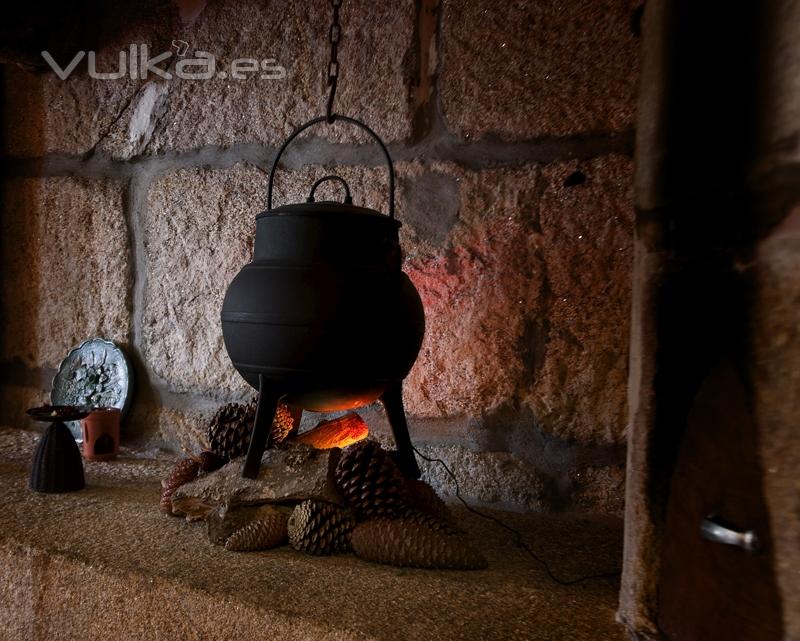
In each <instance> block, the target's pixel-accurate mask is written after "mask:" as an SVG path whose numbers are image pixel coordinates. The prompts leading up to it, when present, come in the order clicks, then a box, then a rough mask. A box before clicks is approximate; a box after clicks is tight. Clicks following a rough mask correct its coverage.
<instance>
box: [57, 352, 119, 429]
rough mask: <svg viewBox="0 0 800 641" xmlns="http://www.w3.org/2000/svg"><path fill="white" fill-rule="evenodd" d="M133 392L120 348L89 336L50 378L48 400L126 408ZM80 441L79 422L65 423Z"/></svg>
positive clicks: (65, 403)
mask: <svg viewBox="0 0 800 641" xmlns="http://www.w3.org/2000/svg"><path fill="white" fill-rule="evenodd" d="M132 392H133V369H132V368H131V366H130V363H129V362H128V359H127V358H126V357H125V354H123V352H122V350H121V349H120V348H119V347H117V346H116V345H115V344H114V343H112V342H111V341H107V340H105V339H103V338H90V339H89V340H86V341H83V342H82V343H81V344H80V345H78V347H76V348H75V349H73V350H72V351H70V353H69V354H67V357H66V358H65V359H64V360H63V361H61V365H60V366H59V368H58V373H57V374H56V375H55V378H54V379H53V389H52V391H51V392H50V402H51V403H53V404H54V405H79V406H87V407H116V408H119V409H120V410H122V413H123V414H125V412H126V411H127V410H128V406H129V405H130V402H131V393H132ZM67 427H69V429H70V432H72V435H73V436H74V437H75V440H76V441H78V442H79V443H80V442H81V441H82V440H83V435H82V433H81V425H80V423H79V422H78V421H70V422H68V423H67Z"/></svg>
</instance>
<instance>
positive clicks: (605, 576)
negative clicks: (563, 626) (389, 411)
mask: <svg viewBox="0 0 800 641" xmlns="http://www.w3.org/2000/svg"><path fill="white" fill-rule="evenodd" d="M411 447H412V448H413V449H414V452H416V453H417V456H419V457H420V458H422V459H424V460H426V461H428V463H439V464H441V466H442V467H443V468H444V469H445V470H446V471H447V474H448V475H449V476H450V478H451V479H452V480H453V483H455V486H456V498H457V499H458V500H459V501H461V503H462V504H463V505H464V507H465V508H467V510H469V511H470V512H472V513H473V514H476V515H478V516H480V517H481V518H484V519H487V520H489V521H494V522H495V523H497V524H498V525H499V526H500V527H502V528H504V529H506V530H508V531H509V532H511V533H512V534H514V536H515V537H516V539H517V540H516V544H517V546H518V547H520V548H522V549H523V550H525V552H527V553H528V555H529V556H530V557H531V558H532V559H533V560H534V561H536V562H537V563H538V564H539V565H541V566H542V567H543V568H544V571H545V572H546V573H547V576H549V577H550V578H551V579H552V580H553V581H554V582H555V583H558V584H559V585H575V584H576V583H582V582H583V581H590V580H593V579H615V578H617V577H619V575H620V574H621V571H620V570H614V571H613V572H601V573H599V574H589V575H587V576H580V577H578V578H576V579H570V580H568V581H565V580H563V579H559V578H558V577H557V576H556V575H555V574H553V571H552V570H551V569H550V566H549V565H547V562H546V561H545V560H544V559H542V558H541V557H540V556H538V555H537V554H536V553H535V552H534V551H533V550H532V549H531V548H530V547H529V546H528V544H527V543H525V541H523V540H522V533H521V532H520V531H519V530H516V529H514V528H513V527H511V526H510V525H508V524H507V523H504V522H503V521H501V520H500V519H498V518H497V517H495V516H492V515H491V514H485V513H484V512H481V511H479V510H476V509H475V508H474V507H472V506H471V505H469V504H468V503H467V502H466V501H465V500H464V499H463V498H462V496H461V489H460V488H459V486H458V479H457V478H456V475H455V474H454V473H453V470H451V469H450V468H449V467H448V466H447V463H445V462H444V461H443V460H442V459H440V458H431V457H428V456H425V455H424V454H423V453H422V452H420V451H419V450H418V449H417V448H416V447H414V446H413V445H412V446H411Z"/></svg>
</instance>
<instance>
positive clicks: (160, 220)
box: [142, 166, 265, 394]
mask: <svg viewBox="0 0 800 641" xmlns="http://www.w3.org/2000/svg"><path fill="white" fill-rule="evenodd" d="M264 184H265V181H264V176H263V174H262V173H261V172H259V171H258V170H256V169H254V168H250V167H242V166H240V167H237V168H235V169H232V170H229V171H220V172H214V171H206V170H200V169H198V170H180V171H176V172H172V173H168V174H165V175H164V176H163V177H162V178H160V179H158V180H157V181H156V182H154V183H153V184H152V186H151V189H150V193H149V196H148V199H147V210H146V213H145V215H144V221H145V222H144V227H145V230H146V233H145V242H144V247H145V254H146V264H147V274H146V282H145V291H144V312H143V321H142V342H143V354H144V357H145V360H146V361H147V364H148V366H149V367H150V368H151V369H152V371H153V373H154V374H155V375H156V376H158V377H159V378H161V379H162V380H164V381H166V382H167V383H168V384H169V385H170V386H171V388H172V389H173V390H174V391H178V392H185V391H188V390H192V389H194V390H198V389H200V390H203V391H206V392H208V393H211V394H213V393H219V392H228V393H235V392H239V393H244V392H245V391H247V390H249V389H250V388H249V386H248V385H247V383H245V381H244V379H242V378H241V377H240V376H239V374H238V373H237V372H236V370H235V369H234V368H233V365H232V364H231V362H230V360H229V359H228V354H227V352H226V351H225V345H224V343H223V341H222V328H221V325H220V320H219V314H220V310H221V309H222V299H223V297H224V296H225V290H226V289H227V287H228V285H229V284H230V282H231V281H232V280H233V277H234V276H235V275H236V274H237V273H238V272H239V270H240V269H241V268H242V267H243V266H244V265H245V264H246V263H247V262H248V261H249V260H250V258H251V254H252V243H253V234H254V233H255V215H256V214H257V213H258V212H260V211H263V210H264V209H265V204H264V200H265V194H264V191H265V190H264ZM176 275H180V277H179V278H176Z"/></svg>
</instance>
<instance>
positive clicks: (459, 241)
mask: <svg viewBox="0 0 800 641" xmlns="http://www.w3.org/2000/svg"><path fill="white" fill-rule="evenodd" d="M630 165H631V163H630V161H629V160H628V159H625V158H622V157H616V156H613V157H606V158H601V159H598V160H594V161H589V162H585V163H577V162H568V163H556V164H553V165H550V166H547V167H545V168H544V169H540V168H538V167H534V166H531V167H528V168H523V169H516V170H486V171H482V172H467V171H465V170H461V169H457V168H454V167H447V166H442V167H438V168H437V171H440V172H444V173H447V172H449V173H450V175H452V176H454V179H455V180H456V181H457V183H458V185H459V192H460V203H461V206H460V209H459V213H458V215H459V220H458V223H457V224H455V225H454V227H453V228H452V230H451V231H450V232H449V234H448V240H447V242H448V247H447V248H445V249H440V250H439V251H437V252H436V253H434V254H433V255H422V256H420V257H411V258H409V259H408V260H407V261H406V270H407V272H408V273H409V275H410V277H411V279H412V280H413V281H414V283H415V285H416V286H417V289H418V290H419V292H420V295H421V296H422V300H423V303H424V305H425V312H426V323H427V326H426V336H425V340H424V342H423V346H422V350H421V353H420V357H419V359H418V360H417V363H416V364H415V366H414V368H413V370H412V372H411V374H410V376H409V378H408V380H407V382H406V385H405V389H404V394H405V400H406V407H407V409H408V410H409V412H410V413H411V414H412V415H415V416H417V417H425V418H432V417H437V418H440V417H453V416H468V417H478V418H480V417H485V416H487V415H490V414H492V413H494V412H496V411H498V410H499V409H501V408H503V407H508V406H514V405H515V404H518V403H522V404H523V405H526V406H528V407H529V408H531V409H532V410H533V414H534V417H535V419H536V421H537V423H539V424H540V426H541V427H542V428H543V429H545V431H547V432H550V433H552V434H555V435H557V436H559V437H561V438H564V439H567V440H577V441H582V442H597V441H602V442H618V441H620V440H621V439H622V437H623V432H624V427H625V421H626V416H625V412H626V377H627V345H628V343H627V341H628V331H627V328H628V316H629V313H630V310H629V307H630V287H631V284H630V269H631V259H632V256H631V247H632V241H633V208H632V205H631V203H630V193H629V192H630V189H629V183H630V173H631V167H630Z"/></svg>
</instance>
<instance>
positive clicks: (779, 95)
mask: <svg viewBox="0 0 800 641" xmlns="http://www.w3.org/2000/svg"><path fill="white" fill-rule="evenodd" d="M765 9H766V18H765V25H767V26H766V27H764V28H763V29H762V31H761V33H762V34H763V35H764V36H768V38H765V42H764V43H763V46H764V54H763V55H762V64H763V69H761V73H760V79H761V82H762V84H763V86H762V92H761V96H762V98H763V100H764V104H762V105H761V107H760V110H759V113H760V114H762V116H763V117H762V119H761V122H760V123H759V125H760V130H759V138H760V151H761V153H762V154H763V157H762V162H761V165H762V166H761V168H762V169H770V168H774V167H775V166H779V165H781V164H783V163H796V162H797V161H798V159H800V127H798V122H800V81H798V78H800V51H798V48H797V41H798V38H800V6H798V4H797V3H796V2H791V1H790V0H782V1H781V2H773V3H769V4H768V5H765Z"/></svg>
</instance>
